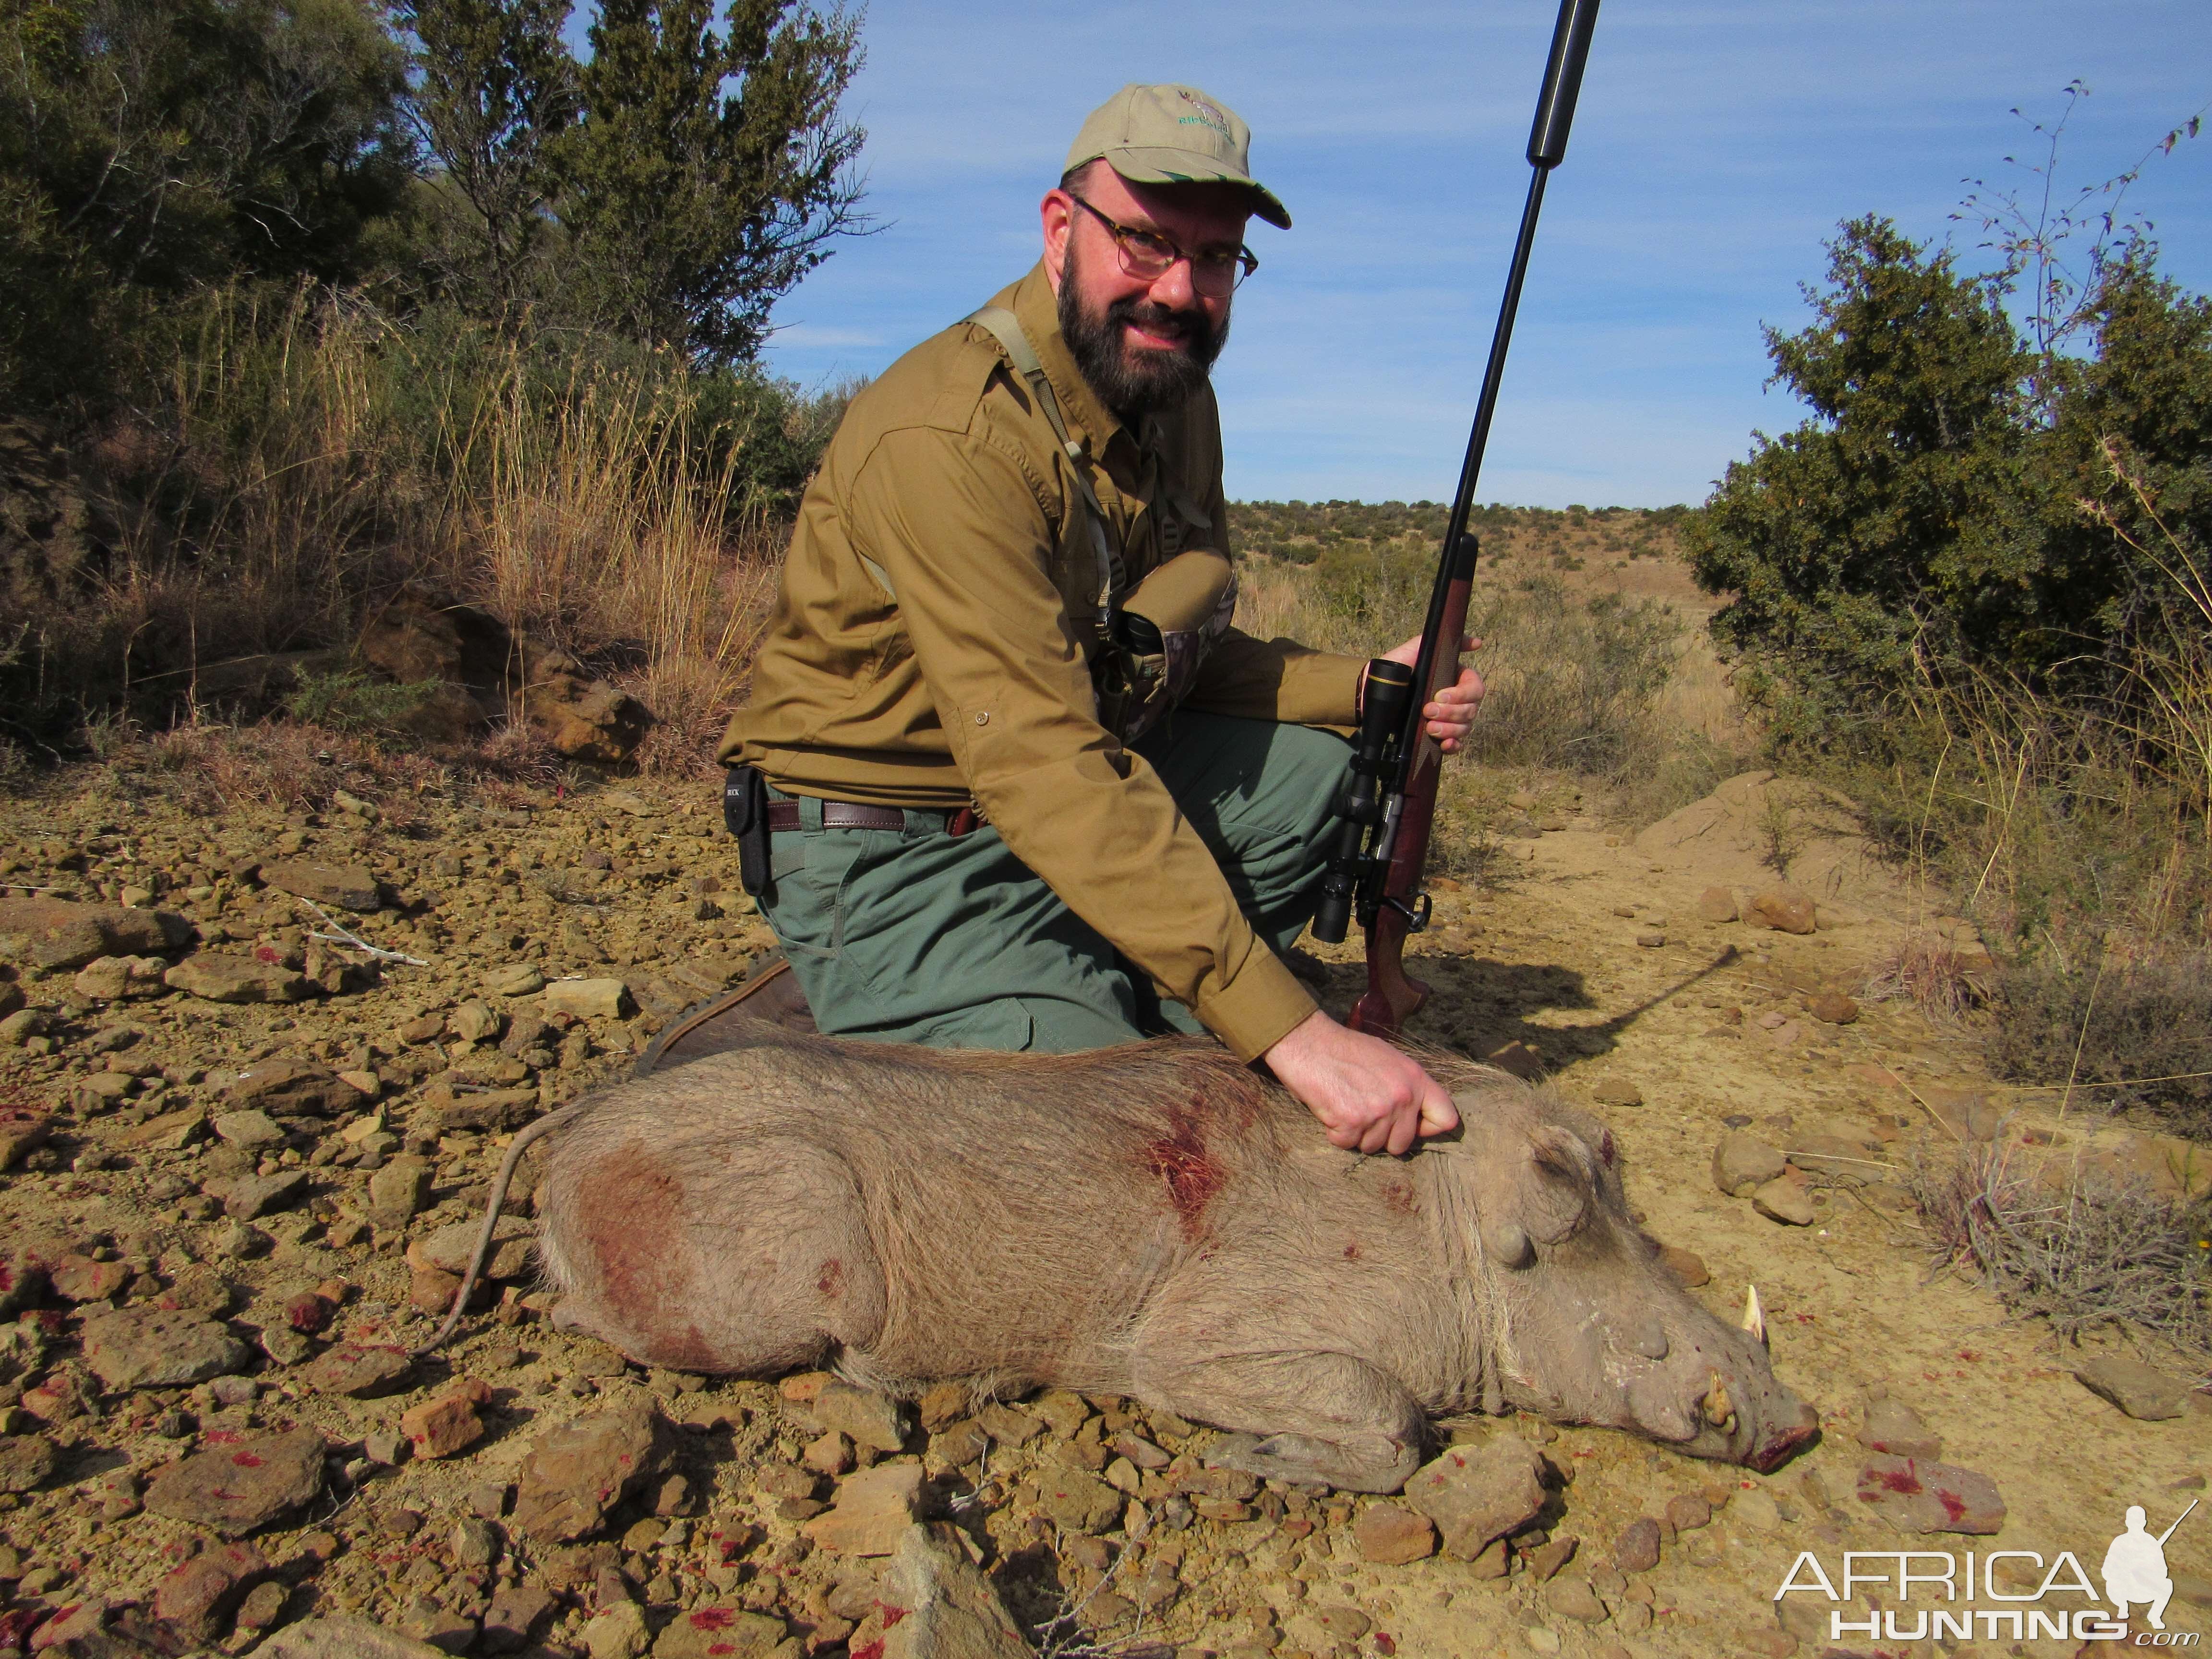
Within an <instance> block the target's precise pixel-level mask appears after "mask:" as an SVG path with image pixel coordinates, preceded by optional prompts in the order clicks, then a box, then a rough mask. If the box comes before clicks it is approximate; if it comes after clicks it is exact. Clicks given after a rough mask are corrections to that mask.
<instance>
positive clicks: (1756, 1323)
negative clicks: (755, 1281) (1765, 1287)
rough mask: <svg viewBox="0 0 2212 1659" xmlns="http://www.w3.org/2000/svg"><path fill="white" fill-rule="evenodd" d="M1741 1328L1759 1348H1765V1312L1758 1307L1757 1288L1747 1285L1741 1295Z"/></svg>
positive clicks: (1756, 1286)
mask: <svg viewBox="0 0 2212 1659" xmlns="http://www.w3.org/2000/svg"><path fill="white" fill-rule="evenodd" d="M1743 1328H1744V1329H1746V1330H1747V1331H1749V1332H1750V1333H1751V1336H1752V1340H1753V1341H1754V1342H1756V1343H1758V1344H1759V1346H1760V1347H1762V1348H1763V1347H1765V1346H1766V1310H1765V1309H1764V1308H1762V1307H1760V1306H1759V1286H1758V1285H1747V1286H1746V1287H1745V1289H1744V1293H1743Z"/></svg>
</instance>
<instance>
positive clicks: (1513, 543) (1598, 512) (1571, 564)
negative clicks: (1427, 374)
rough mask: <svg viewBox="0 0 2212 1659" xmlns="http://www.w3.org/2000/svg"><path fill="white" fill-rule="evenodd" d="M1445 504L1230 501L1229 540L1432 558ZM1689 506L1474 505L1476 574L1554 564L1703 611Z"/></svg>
mask: <svg viewBox="0 0 2212 1659" xmlns="http://www.w3.org/2000/svg"><path fill="white" fill-rule="evenodd" d="M1449 510H1450V509H1449V507H1448V506H1447V505H1446V504H1445V503H1444V502H1442V501H1231V503H1230V504H1229V532H1230V539H1231V545H1232V546H1234V547H1235V549H1236V550H1237V553H1238V554H1239V555H1240V556H1243V557H1244V558H1247V559H1267V560H1270V561H1273V562H1278V563H1279V564H1285V565H1293V566H1304V565H1312V564H1315V563H1317V562H1322V561H1323V560H1324V559H1325V558H1327V557H1328V556H1331V555H1334V556H1335V558H1336V559H1337V560H1342V559H1344V558H1345V557H1346V556H1357V555H1365V556H1369V557H1372V558H1376V559H1380V560H1384V561H1387V562H1389V563H1390V564H1392V565H1394V566H1402V563H1403V562H1405V561H1407V560H1409V559H1414V558H1418V559H1419V560H1421V561H1423V562H1427V563H1430V564H1431V565H1432V562H1433V561H1434V559H1435V556H1436V554H1437V550H1438V548H1439V546H1440V545H1441V544H1442V542H1443V533H1444V520H1445V519H1446V517H1447V516H1448V515H1449ZM1696 511H1697V509H1696V508H1695V507H1566V508H1565V509H1559V508H1554V507H1504V506H1499V505H1497V504H1494V503H1493V504H1492V505H1491V506H1488V507H1477V508H1476V509H1475V511H1474V515H1473V517H1472V518H1471V520H1469V527H1470V528H1471V529H1472V530H1473V531H1474V533H1475V535H1476V536H1477V537H1478V538H1480V540H1481V543H1482V562H1481V565H1480V567H1479V568H1478V570H1479V574H1478V578H1477V580H1479V581H1480V580H1483V579H1485V578H1501V579H1502V578H1514V579H1526V578H1527V577H1529V576H1532V575H1534V574H1538V573H1539V572H1541V571H1547V570H1549V571H1556V572H1559V573H1561V574H1564V575H1565V576H1566V577H1567V578H1568V580H1569V585H1570V586H1572V587H1576V588H1579V589H1583V590H1586V591H1605V592H1618V593H1623V594H1627V595H1631V596H1633V597H1638V598H1651V599H1665V600H1667V601H1669V602H1671V603H1673V604H1674V605H1677V606H1679V607H1680V608H1681V609H1682V610H1683V611H1686V612H1688V613H1691V614H1694V615H1702V614H1704V613H1706V612H1709V611H1711V609H1712V608H1713V607H1714V606H1715V605H1717V604H1718V603H1719V601H1718V600H1717V599H1713V598H1711V597H1709V596H1707V595H1705V594H1704V593H1701V592H1699V591H1698V588H1697V585H1696V584H1695V583H1694V582H1693V581H1692V580H1691V579H1690V574H1689V569H1688V567H1687V566H1686V565H1685V564H1684V563H1683V562H1682V556H1681V555H1682V527H1683V525H1684V524H1685V522H1686V520H1688V519H1689V517H1690V515H1691V514H1692V513H1694V512H1696Z"/></svg>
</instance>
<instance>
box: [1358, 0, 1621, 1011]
mask: <svg viewBox="0 0 2212 1659" xmlns="http://www.w3.org/2000/svg"><path fill="white" fill-rule="evenodd" d="M1597 7H1598V0H1559V21H1558V22H1557V23H1556V24H1555V25H1554V26H1553V30H1552V52H1551V57H1550V58H1549V59H1548V60H1547V63H1546V64H1545V69H1544V86H1543V90H1542V92H1541V94H1539V95H1538V97H1537V100H1536V118H1535V121H1534V124H1533V125H1531V126H1530V128H1529V131H1528V166H1529V168H1530V172H1529V177H1528V200H1527V202H1526V203H1525V204H1523V206H1522V210H1521V229H1520V234H1518V235H1517V236H1516V238H1515V239H1514V243H1513V260H1512V264H1511V265H1510V267H1509V269H1508V270H1507V272H1506V276H1505V297H1504V301H1502V302H1501V303H1500V304H1499V306H1498V327H1497V331H1495V332H1494V333H1493V334H1492V336H1491V339H1490V360H1489V362H1488V363H1487V364H1486V366H1485V367H1484V369H1483V374H1482V395H1481V396H1480V398H1479V399H1478V400H1477V401H1476V404H1475V410H1474V430H1473V431H1471V432H1470V433H1469V434H1468V441H1467V455H1466V458H1465V459H1463V460H1462V462H1461V464H1460V474H1459V488H1458V489H1457V490H1456V491H1455V493H1454V495H1453V497H1452V509H1451V517H1450V519H1449V521H1448V522H1447V524H1446V526H1445V528H1444V544H1443V552H1442V554H1441V556H1439V557H1438V559H1437V579H1436V584H1435V586H1433V587H1432V588H1431V590H1430V593H1429V613H1428V617H1427V620H1426V621H1425V623H1424V624H1423V626H1422V629H1421V648H1420V655H1419V659H1417V661H1416V663H1415V665H1414V670H1413V684H1414V687H1415V690H1416V691H1417V694H1418V695H1416V696H1414V697H1413V700H1412V707H1411V709H1410V710H1409V712H1408V714H1407V718H1406V722H1405V725H1404V726H1403V727H1402V728H1401V731H1400V733H1399V738H1398V744H1397V751H1396V755H1397V758H1396V775H1395V780H1394V782H1393V786H1392V788H1391V790H1390V792H1389V796H1388V800H1389V806H1388V809H1387V810H1386V812H1385V814H1384V817H1383V823H1382V824H1381V825H1380V826H1379V827H1378V829H1377V830H1376V836H1375V842H1374V848H1373V852H1372V854H1370V858H1371V859H1372V860H1375V861H1377V862H1379V863H1380V864H1381V865H1382V866H1383V867H1382V868H1381V869H1379V870H1376V869H1372V868H1370V869H1369V870H1367V871H1366V872H1364V878H1363V879H1362V880H1361V882H1360V887H1361V902H1360V906H1359V921H1360V926H1361V927H1362V928H1364V930H1365V933H1366V935H1367V989H1366V991H1365V993H1364V994H1362V996H1361V997H1360V999H1359V1000H1358V1002H1357V1003H1355V1004H1354V1005H1353V1006H1352V1016H1351V1024H1352V1029H1353V1030H1357V1031H1370V1032H1373V1033H1374V1034H1375V1035H1376V1036H1395V1035H1397V1033H1398V1030H1399V1029H1400V1028H1401V1026H1402V1025H1403V1024H1405V1022H1406V1021H1407V1019H1408V1018H1411V1016H1412V1015H1413V1012H1414V1011H1415V1010H1416V1009H1418V1008H1419V1006H1421V1004H1422V1003H1423V1002H1425V1001H1426V1000H1428V994H1429V987H1427V986H1426V985H1424V984H1423V983H1422V982H1421V981H1419V980H1417V979H1415V978H1413V976H1412V975H1409V974H1408V973H1407V971H1406V936H1407V934H1408V933H1417V932H1419V930H1420V929H1421V928H1422V927H1425V926H1426V925H1427V924H1428V917H1429V902H1428V895H1427V894H1426V893H1425V892H1424V891H1423V890H1422V888H1421V874H1422V871H1423V870H1424V868H1425V866H1426V865H1427V863H1428V856H1429V833H1430V830H1431V828H1432V826H1433V824H1434V822H1435V817H1436V808H1437V780H1438V778H1439V776H1440V775H1441V774H1442V772H1443V750H1442V749H1441V748H1440V747H1439V746H1438V744H1437V740H1436V739H1435V738H1431V736H1430V735H1429V733H1428V723H1427V721H1426V720H1424V719H1423V718H1422V711H1423V709H1424V708H1426V707H1427V705H1428V702H1429V700H1430V699H1431V697H1432V696H1435V694H1436V693H1437V691H1438V690H1442V689H1443V687H1445V686H1448V685H1450V684H1453V683H1454V682H1455V681H1456V680H1457V679H1458V678H1459V653H1460V644H1461V641H1462V640H1464V639H1465V638H1466V637H1467V611H1468V599H1469V598H1470V596H1471V594H1472V592H1473V591H1474V561H1475V544H1474V538H1473V537H1472V536H1470V535H1468V533H1467V521H1468V515H1469V514H1470V513H1472V512H1473V510H1474V490H1475V484H1476V483H1477V481H1478V480H1479V479H1480V477H1481V475H1482V453H1483V451H1484V449H1485V448H1486V447H1487V446H1488V444H1489V442H1490V424H1491V422H1492V418H1493V417H1494V416H1496V414H1497V412H1498V386H1499V384H1500V382H1501V381H1502V380H1504V374H1505V353H1506V349H1507V347H1508V346H1509V345H1510V343H1511V342H1512V338H1513V319H1514V315H1515V313H1516V312H1517V311H1518V310H1519V309H1520V305H1521V284H1522V280H1523V279H1524V278H1525V277H1526V276H1528V255H1529V252H1530V251H1531V249H1533V248H1534V246H1535V240H1536V218H1537V215H1538V214H1539V213H1541V211H1542V210H1543V205H1544V181H1545V179H1547V178H1548V177H1549V176H1550V174H1551V171H1552V169H1553V167H1557V166H1559V163H1560V161H1563V160H1564V159H1565V156H1566V153H1567V132H1568V129H1569V127H1570V125H1571V124H1572V122H1573V120H1574V113H1575V102H1576V100H1577V97H1578V96H1579V95H1580V93H1581V90H1582V80H1583V64H1584V63H1585V61H1586V60H1587V59H1588V58H1589V42H1590V33H1591V31H1592V29H1593V28H1594V27H1595V26H1596V23H1597ZM1336 937H1338V938H1341V937H1342V934H1341V933H1338V934H1337V935H1336Z"/></svg>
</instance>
